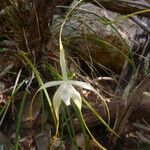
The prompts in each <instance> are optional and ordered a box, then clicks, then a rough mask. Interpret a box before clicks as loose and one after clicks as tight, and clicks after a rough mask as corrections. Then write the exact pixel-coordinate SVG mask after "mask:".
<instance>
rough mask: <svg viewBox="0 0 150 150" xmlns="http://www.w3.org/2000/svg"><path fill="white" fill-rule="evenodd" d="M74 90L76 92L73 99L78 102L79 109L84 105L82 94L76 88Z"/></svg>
mask: <svg viewBox="0 0 150 150" xmlns="http://www.w3.org/2000/svg"><path fill="white" fill-rule="evenodd" d="M73 92H74V93H73V95H72V99H73V101H74V103H75V104H76V106H77V107H78V108H79V110H81V107H82V100H81V95H80V93H79V92H78V91H77V90H76V89H75V88H74V91H73Z"/></svg>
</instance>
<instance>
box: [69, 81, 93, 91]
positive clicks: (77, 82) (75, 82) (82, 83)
mask: <svg viewBox="0 0 150 150" xmlns="http://www.w3.org/2000/svg"><path fill="white" fill-rule="evenodd" d="M69 83H70V84H72V85H75V86H80V87H82V88H84V89H87V90H91V91H95V90H94V88H93V87H92V86H91V84H90V83H86V82H82V81H74V80H69Z"/></svg>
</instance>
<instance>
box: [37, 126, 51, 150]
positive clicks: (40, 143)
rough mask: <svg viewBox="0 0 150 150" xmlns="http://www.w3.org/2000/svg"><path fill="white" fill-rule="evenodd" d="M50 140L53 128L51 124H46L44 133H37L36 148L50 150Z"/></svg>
mask: <svg viewBox="0 0 150 150" xmlns="http://www.w3.org/2000/svg"><path fill="white" fill-rule="evenodd" d="M50 138H51V126H50V125H49V124H46V125H45V126H44V129H43V131H42V132H41V131H40V132H39V133H37V134H36V135H35V137H34V140H35V142H36V146H37V149H38V150H41V148H42V150H48V149H49V146H50Z"/></svg>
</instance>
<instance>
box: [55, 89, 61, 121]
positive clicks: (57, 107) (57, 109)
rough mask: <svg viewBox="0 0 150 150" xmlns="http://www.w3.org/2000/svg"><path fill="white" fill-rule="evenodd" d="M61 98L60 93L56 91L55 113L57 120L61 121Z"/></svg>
mask: <svg viewBox="0 0 150 150" xmlns="http://www.w3.org/2000/svg"><path fill="white" fill-rule="evenodd" d="M61 101H62V100H61V97H60V95H59V92H58V91H56V92H55V94H54V96H53V107H54V111H55V115H56V118H57V120H59V108H60V105H61Z"/></svg>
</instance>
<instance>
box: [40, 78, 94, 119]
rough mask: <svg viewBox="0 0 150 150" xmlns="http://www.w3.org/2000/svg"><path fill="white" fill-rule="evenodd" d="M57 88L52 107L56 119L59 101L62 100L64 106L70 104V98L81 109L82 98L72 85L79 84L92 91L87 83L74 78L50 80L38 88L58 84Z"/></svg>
mask: <svg viewBox="0 0 150 150" xmlns="http://www.w3.org/2000/svg"><path fill="white" fill-rule="evenodd" d="M58 85H59V88H58V89H57V91H56V92H55V94H54V96H53V107H54V111H55V114H56V117H57V119H58V118H59V108H60V105H61V102H62V101H63V102H64V103H65V105H66V106H69V105H71V99H72V100H73V101H74V103H75V104H76V106H77V107H78V108H79V110H81V106H82V100H81V95H80V93H79V92H78V91H77V90H76V89H75V88H74V86H79V87H82V88H84V89H87V90H91V91H94V92H95V90H94V89H93V87H92V86H91V85H90V84H89V83H85V82H82V81H75V80H69V79H68V80H62V81H50V82H47V83H45V84H44V85H43V86H41V87H40V89H39V90H41V89H44V88H48V87H53V86H58Z"/></svg>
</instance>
